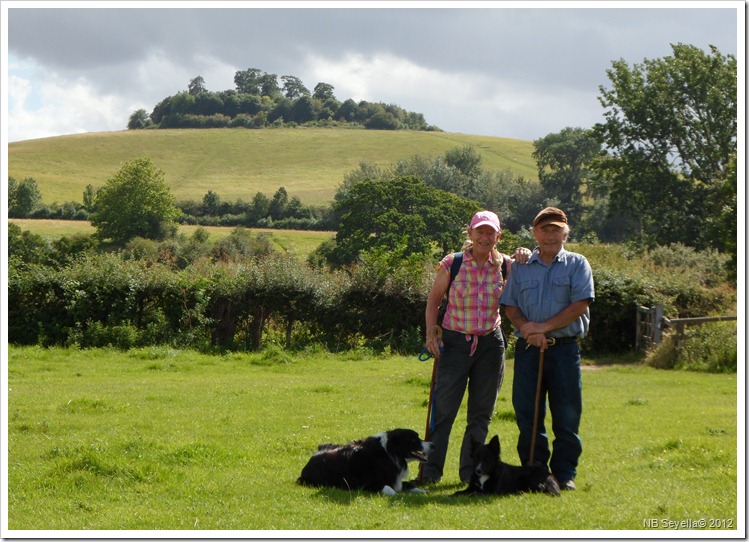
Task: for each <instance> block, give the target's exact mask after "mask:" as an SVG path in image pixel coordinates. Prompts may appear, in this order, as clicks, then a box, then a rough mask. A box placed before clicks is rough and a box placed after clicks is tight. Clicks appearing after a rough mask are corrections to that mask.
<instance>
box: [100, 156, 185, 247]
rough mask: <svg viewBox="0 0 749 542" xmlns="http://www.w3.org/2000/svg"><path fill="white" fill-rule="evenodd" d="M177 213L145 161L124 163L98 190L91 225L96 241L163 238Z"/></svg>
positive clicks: (161, 177)
mask: <svg viewBox="0 0 749 542" xmlns="http://www.w3.org/2000/svg"><path fill="white" fill-rule="evenodd" d="M180 214H181V211H180V210H179V209H178V208H177V206H176V205H175V201H174V197H173V196H172V194H171V193H170V192H169V187H168V186H167V184H166V181H165V180H164V172H163V171H162V170H160V169H158V168H156V167H155V166H154V165H153V163H152V162H151V160H150V159H149V158H141V159H138V160H133V161H132V162H125V163H124V164H123V165H122V167H121V168H120V169H119V170H118V171H117V173H115V174H114V176H112V177H111V178H110V179H108V180H107V181H106V184H105V185H104V187H102V189H101V190H100V191H99V193H98V195H97V197H96V212H95V213H93V215H92V216H91V224H92V225H93V226H94V227H95V228H96V236H97V237H98V238H99V239H110V240H112V241H113V242H115V243H125V242H127V241H129V240H130V239H132V238H133V237H144V238H146V239H164V238H166V237H167V236H168V235H169V234H170V233H173V231H174V230H175V229H176V219H177V218H178V217H179V216H180Z"/></svg>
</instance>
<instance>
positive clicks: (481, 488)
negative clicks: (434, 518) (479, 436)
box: [455, 435, 559, 496]
mask: <svg viewBox="0 0 749 542" xmlns="http://www.w3.org/2000/svg"><path fill="white" fill-rule="evenodd" d="M471 457H472V458H473V475H472V476H471V481H470V483H469V484H468V487H467V488H466V489H464V490H463V491H458V492H457V493H455V495H509V494H511V493H522V492H525V491H535V492H542V493H549V494H551V495H554V496H559V484H558V483H557V481H556V479H555V478H554V477H553V476H552V475H551V474H550V473H549V469H548V468H547V467H546V465H542V464H540V463H536V464H535V465H527V466H523V467H518V466H515V465H508V464H507V463H504V462H503V461H502V460H501V458H500V446H499V437H498V436H497V435H495V436H494V437H492V439H491V440H490V441H489V444H482V443H480V442H477V441H473V448H472V452H471Z"/></svg>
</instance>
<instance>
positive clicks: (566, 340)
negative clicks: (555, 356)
mask: <svg viewBox="0 0 749 542" xmlns="http://www.w3.org/2000/svg"><path fill="white" fill-rule="evenodd" d="M521 341H522V342H525V339H523V338H522V337H518V342H521ZM576 342H577V337H549V346H548V348H552V347H554V346H557V345H558V344H570V343H576Z"/></svg>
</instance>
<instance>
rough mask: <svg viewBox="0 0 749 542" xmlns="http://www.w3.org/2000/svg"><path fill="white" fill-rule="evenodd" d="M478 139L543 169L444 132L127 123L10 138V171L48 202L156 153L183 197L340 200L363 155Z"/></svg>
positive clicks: (77, 194) (524, 166) (493, 141)
mask: <svg viewBox="0 0 749 542" xmlns="http://www.w3.org/2000/svg"><path fill="white" fill-rule="evenodd" d="M463 145H473V146H475V147H476V149H477V150H478V151H479V152H480V153H481V156H482V158H483V162H482V165H483V167H484V168H485V169H488V170H502V169H506V168H511V169H512V170H513V171H515V172H517V173H520V174H523V175H524V176H526V177H527V178H536V176H537V173H536V166H535V162H534V160H533V158H532V157H531V153H532V151H533V144H532V142H530V141H521V140H514V139H504V138H497V137H486V136H475V135H465V134H454V133H445V132H411V131H395V132H393V131H373V130H363V129H332V128H296V129H263V130H247V129H238V128H237V129H226V128H224V129H207V130H137V131H132V130H127V131H122V132H101V133H88V134H78V135H68V136H60V137H51V138H45V139H34V140H28V141H19V142H15V143H10V144H9V145H8V175H10V176H11V177H14V178H15V179H16V180H19V181H20V180H22V179H24V178H26V177H33V178H34V179H36V181H37V183H38V184H39V188H40V189H41V191H42V198H43V202H44V203H45V204H52V203H55V202H57V203H62V202H65V201H81V200H82V199H83V196H82V194H83V190H84V189H85V188H86V185H88V184H91V185H93V186H94V187H99V186H103V185H104V183H105V181H106V180H107V179H108V178H109V177H111V176H112V175H113V174H114V173H115V172H116V171H117V170H118V169H119V167H120V165H121V164H122V163H123V162H125V161H130V160H135V159H137V158H150V159H151V160H152V161H153V163H154V164H155V165H156V166H157V167H159V168H161V169H163V170H164V172H165V174H166V180H167V183H168V184H169V186H170V188H171V190H172V194H174V196H175V197H176V198H177V199H178V200H182V199H191V200H195V201H199V200H202V198H203V196H204V195H205V193H206V192H208V190H213V191H214V192H216V193H218V194H219V195H220V196H221V198H222V199H223V200H224V201H232V202H233V201H236V200H237V199H238V198H241V199H243V200H244V201H249V200H251V199H252V197H253V196H254V195H255V194H256V193H257V192H263V193H265V194H267V195H272V194H273V193H274V192H275V191H276V190H277V189H278V187H279V186H283V187H285V188H286V190H287V192H288V193H289V194H290V195H291V196H299V198H300V199H301V200H302V201H303V202H304V203H306V204H313V203H324V202H328V201H330V200H331V199H332V197H333V194H334V193H335V189H336V188H337V187H338V185H339V184H340V183H341V182H342V181H343V176H344V174H346V173H348V172H349V171H351V170H353V169H355V168H357V167H358V165H359V163H360V162H369V163H373V164H377V165H380V166H386V165H388V164H391V163H393V162H395V161H397V160H401V159H407V158H410V157H411V156H414V155H422V156H438V155H442V154H444V153H445V152H446V151H448V150H449V149H452V148H454V147H458V146H463Z"/></svg>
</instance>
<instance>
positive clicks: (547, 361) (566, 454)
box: [501, 207, 595, 489]
mask: <svg viewBox="0 0 749 542" xmlns="http://www.w3.org/2000/svg"><path fill="white" fill-rule="evenodd" d="M569 232H570V228H569V225H568V224H567V215H566V214H565V213H564V211H562V210H560V209H557V208H556V207H547V208H546V209H544V210H543V211H541V212H540V213H538V215H536V218H535V219H534V220H533V235H534V236H535V238H536V241H537V242H538V247H537V248H536V249H535V250H534V251H533V254H532V255H531V257H530V259H529V260H528V263H527V264H525V265H513V266H512V272H511V273H510V274H509V275H510V276H509V280H508V282H507V284H506V285H505V289H504V291H503V292H502V299H501V304H502V305H503V306H504V307H505V311H506V314H507V317H508V318H509V319H510V321H511V322H512V323H513V325H514V326H515V335H516V336H517V337H518V340H517V343H516V345H515V366H514V377H513V390H512V404H513V407H514V408H515V417H516V420H517V425H518V429H519V430H520V436H519V437H518V445H517V450H518V455H519V456H520V461H521V462H522V463H523V464H526V463H528V461H529V460H530V456H531V453H530V452H531V450H530V447H531V442H532V441H533V434H532V433H533V419H534V410H535V403H536V385H537V379H538V368H539V358H540V353H541V352H544V363H543V371H542V372H543V375H542V384H541V390H540V400H539V402H538V405H539V412H538V429H537V432H536V439H535V440H536V446H535V451H534V454H533V457H534V463H535V462H541V463H543V464H548V466H549V468H550V470H551V472H552V474H553V475H554V476H555V477H556V478H557V481H558V482H559V487H560V488H562V489H575V482H574V480H575V476H576V475H577V464H578V460H579V458H580V454H581V453H582V441H581V440H580V436H579V435H578V432H579V428H580V417H581V414H582V379H581V373H580V345H579V340H580V339H582V338H583V337H585V335H586V334H587V332H588V326H589V323H590V313H589V311H588V305H589V304H590V303H592V302H593V299H594V297H595V294H594V287H593V273H592V271H591V268H590V264H589V263H588V261H587V260H586V259H585V257H584V256H582V255H581V254H576V253H574V252H569V251H567V250H565V249H564V243H565V242H566V241H567V237H568V236H569ZM547 396H548V401H549V410H550V411H551V419H552V430H553V432H554V442H553V453H550V450H549V440H548V436H547V432H546V428H545V425H544V418H545V417H546V398H547Z"/></svg>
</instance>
